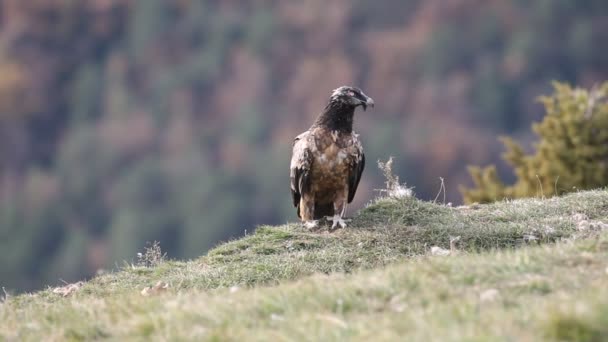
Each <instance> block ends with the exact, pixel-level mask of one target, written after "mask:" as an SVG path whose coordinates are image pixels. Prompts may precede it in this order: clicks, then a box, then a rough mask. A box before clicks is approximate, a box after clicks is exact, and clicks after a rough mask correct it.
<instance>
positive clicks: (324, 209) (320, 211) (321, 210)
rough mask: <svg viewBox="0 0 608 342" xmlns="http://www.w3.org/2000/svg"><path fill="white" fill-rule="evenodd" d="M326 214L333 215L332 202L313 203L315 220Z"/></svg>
mask: <svg viewBox="0 0 608 342" xmlns="http://www.w3.org/2000/svg"><path fill="white" fill-rule="evenodd" d="M326 216H334V205H333V203H329V204H317V205H315V220H319V219H322V218H324V217H326Z"/></svg>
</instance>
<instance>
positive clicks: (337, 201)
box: [290, 86, 374, 230]
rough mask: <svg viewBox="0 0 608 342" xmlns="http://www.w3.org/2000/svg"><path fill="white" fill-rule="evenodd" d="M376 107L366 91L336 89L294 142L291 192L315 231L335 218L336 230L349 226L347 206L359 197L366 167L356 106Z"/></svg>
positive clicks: (310, 227)
mask: <svg viewBox="0 0 608 342" xmlns="http://www.w3.org/2000/svg"><path fill="white" fill-rule="evenodd" d="M368 106H369V107H374V100H373V99H372V98H371V97H369V96H367V95H365V94H364V93H363V91H361V89H359V88H356V87H352V86H341V87H339V88H337V89H334V90H333V91H332V93H331V96H330V97H329V101H328V102H327V105H326V106H325V108H324V109H323V111H322V112H321V113H320V114H319V115H318V117H317V118H316V120H315V121H314V123H313V124H312V126H311V127H310V129H308V130H307V131H306V132H304V133H301V134H299V135H298V136H297V137H296V138H295V139H294V142H293V151H292V157H291V165H290V181H291V195H292V199H293V205H294V207H296V208H297V215H298V217H299V218H300V219H301V221H302V223H303V224H304V225H305V226H306V227H307V228H309V229H316V228H317V227H318V223H319V220H320V219H323V218H325V219H327V220H328V221H332V226H331V230H334V229H336V227H337V226H338V225H339V226H340V227H341V228H345V227H346V222H348V221H349V220H345V219H344V214H345V212H346V206H347V204H348V203H351V202H352V201H353V198H354V197H355V192H356V191H357V187H358V185H359V181H360V180H361V175H362V174H363V169H364V168H365V154H364V153H363V147H362V145H361V141H360V140H359V135H358V134H357V133H355V131H353V118H354V113H355V109H356V108H357V107H362V108H363V110H364V111H365V110H367V107H368Z"/></svg>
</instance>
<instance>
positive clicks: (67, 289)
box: [53, 281, 84, 297]
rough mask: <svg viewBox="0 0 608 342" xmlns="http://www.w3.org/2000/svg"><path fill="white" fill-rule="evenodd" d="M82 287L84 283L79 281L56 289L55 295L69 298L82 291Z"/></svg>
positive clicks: (54, 290)
mask: <svg viewBox="0 0 608 342" xmlns="http://www.w3.org/2000/svg"><path fill="white" fill-rule="evenodd" d="M82 285H84V283H83V282H81V281H79V282H77V283H74V284H67V285H65V286H61V287H56V288H54V289H53V293H56V294H60V295H62V296H63V297H67V296H69V295H71V294H72V293H74V292H76V291H78V290H80V288H81V287H82Z"/></svg>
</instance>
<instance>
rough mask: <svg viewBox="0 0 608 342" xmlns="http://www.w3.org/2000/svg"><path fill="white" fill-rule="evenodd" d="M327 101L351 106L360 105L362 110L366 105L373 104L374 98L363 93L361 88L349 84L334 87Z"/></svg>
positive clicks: (371, 105)
mask: <svg viewBox="0 0 608 342" xmlns="http://www.w3.org/2000/svg"><path fill="white" fill-rule="evenodd" d="M329 101H330V103H331V102H333V103H340V104H342V105H347V106H352V107H358V106H361V107H363V110H366V109H367V106H370V107H373V106H374V100H373V99H372V98H371V97H369V96H367V95H365V94H364V93H363V92H362V91H361V89H359V88H356V87H349V86H342V87H340V88H337V89H334V91H333V92H332V94H331V97H330V98H329Z"/></svg>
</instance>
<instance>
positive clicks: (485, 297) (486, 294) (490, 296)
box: [479, 289, 500, 302]
mask: <svg viewBox="0 0 608 342" xmlns="http://www.w3.org/2000/svg"><path fill="white" fill-rule="evenodd" d="M499 295H500V293H499V292H498V290H497V289H488V290H485V291H483V292H482V293H481V294H480V295H479V300H481V301H482V302H493V301H495V300H496V299H497V298H498V296H499Z"/></svg>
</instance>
